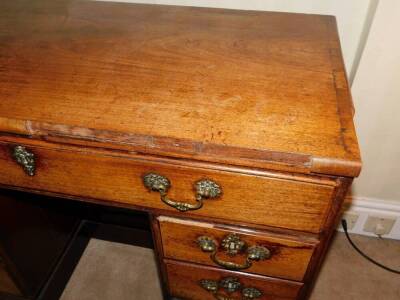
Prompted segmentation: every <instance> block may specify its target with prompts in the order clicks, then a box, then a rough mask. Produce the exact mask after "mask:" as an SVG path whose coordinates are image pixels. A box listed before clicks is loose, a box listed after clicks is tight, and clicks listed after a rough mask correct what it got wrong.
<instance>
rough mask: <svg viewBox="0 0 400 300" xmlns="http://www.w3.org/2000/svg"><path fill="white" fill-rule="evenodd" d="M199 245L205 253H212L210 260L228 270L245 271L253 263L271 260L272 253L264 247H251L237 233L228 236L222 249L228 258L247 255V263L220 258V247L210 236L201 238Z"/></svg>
mask: <svg viewBox="0 0 400 300" xmlns="http://www.w3.org/2000/svg"><path fill="white" fill-rule="evenodd" d="M197 243H198V245H199V247H200V249H201V250H202V251H203V252H211V255H210V258H211V260H212V261H213V262H214V263H216V264H217V265H219V266H221V267H223V268H225V269H228V270H244V269H248V268H250V267H251V266H252V265H253V261H260V260H266V259H269V258H271V256H272V252H271V251H270V250H269V249H267V248H266V247H263V246H251V247H248V246H247V244H246V243H245V242H244V241H242V240H241V239H240V236H239V235H238V234H236V233H231V234H228V235H227V236H225V237H224V239H223V240H222V242H221V246H222V248H223V249H224V250H225V253H226V254H227V255H228V256H231V257H233V256H235V255H237V254H241V253H246V254H247V256H246V261H245V262H244V263H243V264H238V263H234V262H229V261H224V260H221V259H219V258H218V256H217V254H218V245H217V242H216V241H215V240H214V239H213V238H211V237H208V236H200V237H199V238H198V239H197Z"/></svg>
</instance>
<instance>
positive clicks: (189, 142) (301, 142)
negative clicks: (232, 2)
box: [0, 0, 360, 176]
mask: <svg viewBox="0 0 400 300" xmlns="http://www.w3.org/2000/svg"><path fill="white" fill-rule="evenodd" d="M352 117H353V108H352V102H351V96H350V93H349V89H348V84H347V80H346V74H345V70H344V65H343V61H342V55H341V50H340V44H339V39H338V35H337V30H336V24H335V20H334V19H333V18H332V17H329V16H318V15H305V14H287V13H271V12H255V11H237V10H224V9H209V8H190V7H174V6H156V5H139V4H137V5H133V4H117V3H104V2H95V1H67V0H60V1H44V0H39V1H24V0H21V1H1V3H0V131H6V132H13V133H18V134H27V135H31V136H33V137H40V136H52V137H54V136H59V137H68V138H70V139H73V140H81V141H91V142H97V143H103V144H111V145H114V146H115V145H117V146H120V147H128V148H129V149H131V150H137V151H141V152H145V153H156V154H162V155H168V156H174V157H186V158H188V157H190V158H195V159H199V160H205V161H213V162H227V161H230V162H231V163H234V164H237V165H245V166H258V167H268V168H271V169H275V170H282V169H284V170H288V171H297V172H302V173H311V172H314V173H321V174H333V175H344V176H356V175H358V173H359V171H360V156H359V150H358V145H357V139H356V135H355V131H354V126H353V121H352Z"/></svg>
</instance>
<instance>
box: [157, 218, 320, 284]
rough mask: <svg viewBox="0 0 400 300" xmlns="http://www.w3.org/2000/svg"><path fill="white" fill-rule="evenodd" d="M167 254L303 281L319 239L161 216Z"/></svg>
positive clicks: (188, 259) (175, 257)
mask: <svg viewBox="0 0 400 300" xmlns="http://www.w3.org/2000/svg"><path fill="white" fill-rule="evenodd" d="M158 222H159V226H160V232H161V239H162V245H163V251H164V257H166V258H171V259H177V260H181V261H189V262H194V263H199V264H204V265H209V266H215V267H219V268H221V269H228V270H238V271H239V270H240V271H243V272H248V273H255V274H261V275H266V276H273V277H280V278H285V279H291V280H297V281H302V280H303V277H304V274H305V272H306V271H307V267H308V264H309V262H310V259H311V256H312V254H313V252H314V249H315V247H316V245H317V242H316V241H315V242H310V241H307V242H305V241H303V242H301V241H299V240H298V239H294V238H293V237H292V238H289V237H287V236H281V235H276V234H271V233H269V234H268V233H264V232H262V233H261V232H251V231H249V230H246V231H242V230H239V229H238V228H234V227H229V228H227V227H224V226H221V225H217V224H210V223H204V222H196V221H189V220H181V219H176V218H170V217H158Z"/></svg>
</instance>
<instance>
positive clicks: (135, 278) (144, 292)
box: [61, 233, 400, 300]
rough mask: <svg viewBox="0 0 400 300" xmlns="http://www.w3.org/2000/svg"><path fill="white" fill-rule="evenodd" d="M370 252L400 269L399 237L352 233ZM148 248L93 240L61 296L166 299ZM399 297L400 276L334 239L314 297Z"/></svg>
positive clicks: (63, 299) (362, 299) (388, 299)
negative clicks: (396, 238)
mask: <svg viewBox="0 0 400 300" xmlns="http://www.w3.org/2000/svg"><path fill="white" fill-rule="evenodd" d="M352 238H353V240H354V241H355V243H356V244H357V245H359V247H360V248H361V249H363V250H365V252H366V253H368V254H369V255H370V256H373V257H374V258H376V259H377V260H379V261H381V262H383V263H384V264H386V265H389V266H391V267H393V268H397V269H400V241H394V240H387V239H377V238H369V237H364V236H358V235H353V236H352ZM156 279H157V271H156V264H155V260H154V254H153V252H152V251H151V250H149V249H144V248H139V247H133V246H127V245H122V244H117V243H111V242H106V241H100V240H91V242H90V243H89V246H88V248H87V249H86V251H85V253H84V256H83V257H82V259H81V261H80V262H79V265H78V267H77V268H76V270H75V272H74V274H73V276H72V278H71V280H70V282H69V283H68V286H67V288H66V289H65V291H64V294H63V296H62V297H61V300H76V299H79V300H93V299H96V300H128V299H129V300H131V299H140V300H161V299H162V296H161V290H160V286H159V284H158V281H157V280H156ZM337 299H341V300H353V299H354V300H399V299H400V275H396V274H392V273H389V272H387V271H385V270H382V269H380V268H378V267H376V266H374V265H372V264H371V263H369V262H368V261H366V260H365V259H364V258H362V257H361V256H359V254H357V253H356V252H355V251H354V250H353V249H352V248H351V247H350V245H349V244H348V242H347V241H346V239H345V236H344V234H342V233H338V234H337V235H336V237H335V239H334V242H333V245H332V247H331V250H330V252H329V254H328V257H327V260H326V261H325V264H324V266H323V268H322V272H321V274H320V276H319V279H318V281H317V284H316V287H315V289H314V292H313V294H312V296H311V300H337Z"/></svg>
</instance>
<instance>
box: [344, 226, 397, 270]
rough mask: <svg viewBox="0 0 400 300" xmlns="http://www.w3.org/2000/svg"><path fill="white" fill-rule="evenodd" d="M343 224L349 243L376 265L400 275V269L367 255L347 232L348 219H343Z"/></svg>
mask: <svg viewBox="0 0 400 300" xmlns="http://www.w3.org/2000/svg"><path fill="white" fill-rule="evenodd" d="M342 226H343V230H344V234H345V235H346V237H347V240H348V241H349V243H350V244H351V245H352V246H353V248H354V250H356V251H357V252H358V253H359V254H360V255H361V256H362V257H364V258H365V259H366V260H368V261H370V262H372V263H373V264H374V265H377V266H378V267H381V268H382V269H385V270H386V271H389V272H392V273H395V274H399V275H400V271H399V270H395V269H392V268H389V267H386V266H384V265H382V264H381V263H379V262H377V261H376V260H374V259H372V258H371V257H369V256H368V255H366V254H365V253H364V252H362V251H361V250H360V249H359V248H358V247H357V246H356V244H354V242H353V241H352V240H351V238H350V236H349V233H348V232H347V222H346V220H344V219H343V220H342Z"/></svg>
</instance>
